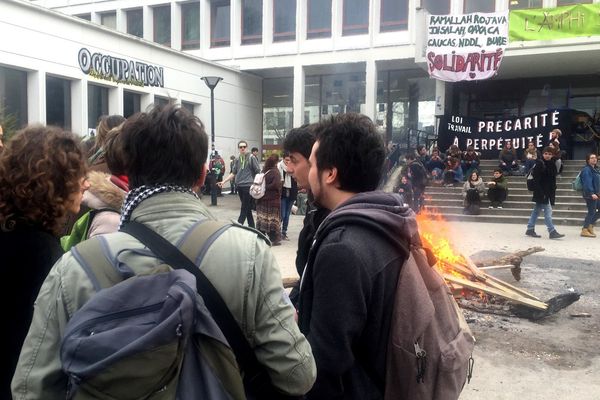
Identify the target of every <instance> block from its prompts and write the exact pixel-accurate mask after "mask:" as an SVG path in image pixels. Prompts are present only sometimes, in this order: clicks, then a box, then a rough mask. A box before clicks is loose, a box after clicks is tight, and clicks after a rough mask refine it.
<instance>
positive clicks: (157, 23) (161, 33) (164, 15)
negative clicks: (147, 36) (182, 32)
mask: <svg viewBox="0 0 600 400" xmlns="http://www.w3.org/2000/svg"><path fill="white" fill-rule="evenodd" d="M154 41H155V42H156V43H160V44H162V45H165V46H171V6H170V5H169V6H162V7H155V8H154Z"/></svg>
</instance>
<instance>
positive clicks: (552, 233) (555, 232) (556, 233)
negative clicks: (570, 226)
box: [550, 229, 565, 239]
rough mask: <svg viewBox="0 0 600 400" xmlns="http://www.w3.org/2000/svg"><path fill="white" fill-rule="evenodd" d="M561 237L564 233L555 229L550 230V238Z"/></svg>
mask: <svg viewBox="0 0 600 400" xmlns="http://www.w3.org/2000/svg"><path fill="white" fill-rule="evenodd" d="M562 237H565V235H562V234H560V233H558V232H557V231H556V229H555V230H553V231H552V232H550V239H560V238H562Z"/></svg>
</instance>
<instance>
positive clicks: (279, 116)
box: [263, 78, 294, 144]
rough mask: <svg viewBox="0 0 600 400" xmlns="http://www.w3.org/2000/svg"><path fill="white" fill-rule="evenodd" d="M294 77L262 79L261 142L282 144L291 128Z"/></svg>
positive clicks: (292, 120)
mask: <svg viewBox="0 0 600 400" xmlns="http://www.w3.org/2000/svg"><path fill="white" fill-rule="evenodd" d="M293 92H294V78H267V79H263V144H282V143H283V138H284V137H285V135H286V133H287V132H288V131H289V130H290V129H292V126H293V123H294V118H293V101H294V95H293Z"/></svg>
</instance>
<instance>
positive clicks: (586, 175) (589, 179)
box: [581, 153, 600, 237]
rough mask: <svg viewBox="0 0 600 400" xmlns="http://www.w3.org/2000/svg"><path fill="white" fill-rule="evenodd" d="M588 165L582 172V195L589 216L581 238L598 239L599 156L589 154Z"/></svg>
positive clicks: (586, 217)
mask: <svg viewBox="0 0 600 400" xmlns="http://www.w3.org/2000/svg"><path fill="white" fill-rule="evenodd" d="M585 162H586V165H585V167H583V169H582V170H581V184H582V187H583V190H582V195H583V199H584V200H585V204H586V206H587V211H588V212H587V215H586V216H585V220H584V221H583V228H581V236H583V237H596V234H595V233H594V224H595V223H596V221H597V220H598V218H599V217H600V212H599V211H598V207H600V171H598V168H597V165H598V156H597V155H596V154H593V153H592V154H588V155H587V157H586V158H585Z"/></svg>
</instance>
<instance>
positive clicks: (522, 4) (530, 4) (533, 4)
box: [508, 0, 542, 10]
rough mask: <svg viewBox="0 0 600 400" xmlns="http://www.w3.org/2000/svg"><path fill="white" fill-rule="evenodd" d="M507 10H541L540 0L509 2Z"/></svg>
mask: <svg viewBox="0 0 600 400" xmlns="http://www.w3.org/2000/svg"><path fill="white" fill-rule="evenodd" d="M508 8H509V9H511V10H523V9H526V8H542V0H510V1H509V2H508Z"/></svg>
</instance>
